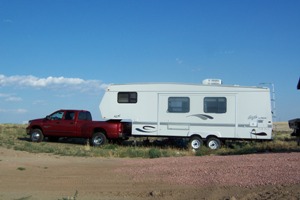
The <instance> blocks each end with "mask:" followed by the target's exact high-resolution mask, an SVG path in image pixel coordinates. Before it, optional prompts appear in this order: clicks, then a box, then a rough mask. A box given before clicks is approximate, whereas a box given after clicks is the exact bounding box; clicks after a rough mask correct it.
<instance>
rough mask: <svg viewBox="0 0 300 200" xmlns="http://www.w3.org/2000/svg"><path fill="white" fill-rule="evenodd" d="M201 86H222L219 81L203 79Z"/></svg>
mask: <svg viewBox="0 0 300 200" xmlns="http://www.w3.org/2000/svg"><path fill="white" fill-rule="evenodd" d="M202 84H203V85H222V80H221V79H205V80H203V81H202Z"/></svg>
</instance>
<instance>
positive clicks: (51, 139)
mask: <svg viewBox="0 0 300 200" xmlns="http://www.w3.org/2000/svg"><path fill="white" fill-rule="evenodd" d="M58 140H59V137H55V136H49V137H48V141H49V142H58Z"/></svg>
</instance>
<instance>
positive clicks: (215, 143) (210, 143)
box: [206, 137, 221, 150]
mask: <svg viewBox="0 0 300 200" xmlns="http://www.w3.org/2000/svg"><path fill="white" fill-rule="evenodd" d="M206 145H207V147H208V148H210V149H212V150H216V149H219V148H220V147H221V141H220V140H219V139H218V138H217V137H210V138H208V140H207V141H206Z"/></svg>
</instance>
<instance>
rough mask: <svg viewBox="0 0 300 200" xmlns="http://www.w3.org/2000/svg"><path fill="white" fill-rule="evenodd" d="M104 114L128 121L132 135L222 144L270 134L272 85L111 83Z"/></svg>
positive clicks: (104, 100) (193, 143) (102, 108)
mask: <svg viewBox="0 0 300 200" xmlns="http://www.w3.org/2000/svg"><path fill="white" fill-rule="evenodd" d="M99 108H100V112H101V115H102V117H103V118H104V119H107V120H122V121H127V122H128V121H130V122H131V123H130V124H131V134H130V135H131V136H146V137H153V136H154V137H183V138H190V145H191V147H192V148H194V149H198V148H200V147H201V146H202V144H203V142H206V144H207V146H208V147H209V148H211V149H216V148H219V147H220V145H221V143H222V142H223V141H225V140H227V139H230V140H233V139H243V140H244V139H245V140H246V139H249V140H253V139H258V140H271V139H272V111H271V100H270V91H269V88H265V87H242V86H236V85H233V86H225V85H222V84H221V81H215V80H213V81H210V80H208V81H207V80H205V81H203V84H197V85H196V84H176V83H146V84H124V85H114V84H113V85H110V86H108V88H107V90H106V92H105V94H104V96H103V98H102V101H101V103H100V106H99Z"/></svg>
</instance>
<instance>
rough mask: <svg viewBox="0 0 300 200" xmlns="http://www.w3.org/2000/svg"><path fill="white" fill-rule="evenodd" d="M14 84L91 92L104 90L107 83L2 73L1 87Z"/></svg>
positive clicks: (17, 85) (0, 77)
mask: <svg viewBox="0 0 300 200" xmlns="http://www.w3.org/2000/svg"><path fill="white" fill-rule="evenodd" d="M4 86H13V87H32V88H38V89H39V88H49V89H58V88H59V89H61V88H68V89H74V90H79V91H81V92H91V91H99V90H104V89H105V88H106V87H107V84H104V83H102V82H101V81H99V80H84V79H80V78H65V77H63V76H61V77H52V76H49V77H47V78H39V77H35V76H32V75H28V76H20V75H15V76H5V75H3V74H0V87H4Z"/></svg>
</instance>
